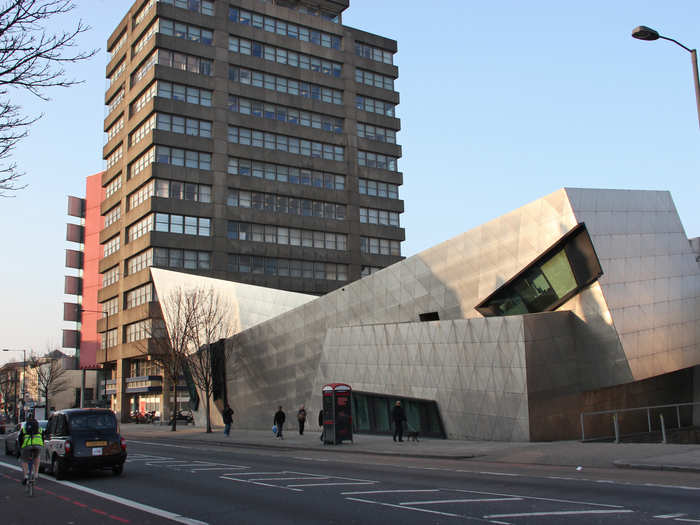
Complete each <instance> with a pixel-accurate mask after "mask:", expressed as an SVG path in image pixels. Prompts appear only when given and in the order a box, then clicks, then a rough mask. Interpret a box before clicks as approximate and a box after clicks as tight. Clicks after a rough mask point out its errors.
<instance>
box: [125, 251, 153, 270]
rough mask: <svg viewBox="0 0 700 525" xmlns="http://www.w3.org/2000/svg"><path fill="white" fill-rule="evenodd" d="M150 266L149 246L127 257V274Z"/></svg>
mask: <svg viewBox="0 0 700 525" xmlns="http://www.w3.org/2000/svg"><path fill="white" fill-rule="evenodd" d="M151 266H153V248H149V249H148V250H145V251H143V252H141V253H138V254H136V255H134V256H133V257H130V258H129V259H127V261H126V268H127V275H133V274H135V273H136V272H140V271H141V270H143V269H145V268H149V267H151Z"/></svg>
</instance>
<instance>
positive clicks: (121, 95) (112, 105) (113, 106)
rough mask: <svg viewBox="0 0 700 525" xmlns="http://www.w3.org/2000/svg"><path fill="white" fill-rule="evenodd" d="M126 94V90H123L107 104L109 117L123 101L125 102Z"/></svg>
mask: <svg viewBox="0 0 700 525" xmlns="http://www.w3.org/2000/svg"><path fill="white" fill-rule="evenodd" d="M124 93H125V91H124V88H121V89H120V90H119V91H117V92H116V93H115V94H114V96H113V97H112V98H111V99H110V100H109V102H108V104H107V115H109V114H111V113H112V111H114V110H115V109H116V108H117V106H118V105H119V104H121V103H122V100H124Z"/></svg>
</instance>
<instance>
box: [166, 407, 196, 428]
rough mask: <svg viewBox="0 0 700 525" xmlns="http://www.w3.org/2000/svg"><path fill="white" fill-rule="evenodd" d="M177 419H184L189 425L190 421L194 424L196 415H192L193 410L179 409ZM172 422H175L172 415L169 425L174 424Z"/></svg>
mask: <svg viewBox="0 0 700 525" xmlns="http://www.w3.org/2000/svg"><path fill="white" fill-rule="evenodd" d="M175 419H176V420H177V421H182V422H183V423H184V424H185V425H189V424H190V423H191V424H193V425H194V416H193V415H192V411H191V410H180V411H178V413H177V415H176V416H175ZM172 424H173V418H172V416H171V417H170V420H169V421H168V425H172Z"/></svg>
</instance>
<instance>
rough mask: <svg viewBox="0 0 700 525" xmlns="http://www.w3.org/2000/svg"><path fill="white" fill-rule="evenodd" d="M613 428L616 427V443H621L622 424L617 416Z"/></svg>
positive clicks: (614, 417)
mask: <svg viewBox="0 0 700 525" xmlns="http://www.w3.org/2000/svg"><path fill="white" fill-rule="evenodd" d="M613 426H614V427H615V443H619V442H620V424H619V422H618V421H617V414H613Z"/></svg>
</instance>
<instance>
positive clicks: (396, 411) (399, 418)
mask: <svg viewBox="0 0 700 525" xmlns="http://www.w3.org/2000/svg"><path fill="white" fill-rule="evenodd" d="M391 419H393V420H394V441H396V438H397V437H398V438H399V443H402V442H403V424H404V421H406V412H404V410H403V407H402V406H401V401H397V402H396V405H394V408H392V409H391Z"/></svg>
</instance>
